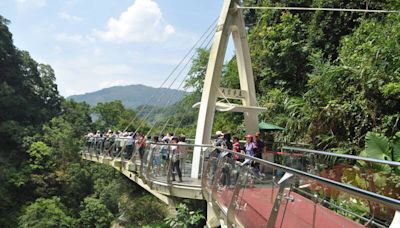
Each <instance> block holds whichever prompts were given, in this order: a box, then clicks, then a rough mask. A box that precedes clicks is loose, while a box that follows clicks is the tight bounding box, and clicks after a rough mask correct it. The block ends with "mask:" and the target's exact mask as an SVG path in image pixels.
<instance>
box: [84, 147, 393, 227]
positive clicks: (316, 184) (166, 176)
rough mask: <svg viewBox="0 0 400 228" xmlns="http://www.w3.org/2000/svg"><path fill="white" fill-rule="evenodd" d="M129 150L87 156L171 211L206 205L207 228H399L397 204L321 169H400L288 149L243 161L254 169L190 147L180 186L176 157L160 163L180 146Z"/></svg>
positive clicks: (90, 151)
mask: <svg viewBox="0 0 400 228" xmlns="http://www.w3.org/2000/svg"><path fill="white" fill-rule="evenodd" d="M123 144H124V142H123V140H122V141H121V142H119V143H117V144H116V145H117V146H115V147H113V148H108V149H103V148H96V147H92V146H91V147H88V148H86V149H85V150H83V151H82V158H83V159H85V160H89V161H93V162H97V163H102V164H105V165H110V166H112V167H114V168H115V169H117V170H118V171H119V172H121V173H122V174H124V175H125V176H126V177H128V178H129V179H131V180H132V181H134V182H136V183H137V184H139V185H140V186H142V187H143V188H144V189H146V190H147V191H149V192H150V193H151V194H153V195H154V196H156V197H158V198H159V199H160V200H162V201H163V202H165V203H167V204H168V205H174V203H175V199H176V198H188V199H196V200H205V201H206V202H207V226H208V227H218V226H221V227H324V228H328V227H338V226H339V227H364V225H365V224H369V225H370V226H373V227H389V226H390V225H391V224H392V226H391V227H399V226H396V224H397V225H399V223H398V222H399V221H398V217H395V214H396V215H398V213H399V212H398V211H400V201H399V200H398V199H395V198H391V197H388V196H384V195H380V194H378V193H376V192H370V191H366V190H363V189H360V188H357V187H355V186H351V185H348V184H345V183H342V182H341V181H340V180H338V179H337V178H336V179H335V178H332V177H329V176H328V177H323V175H321V174H322V173H323V172H315V169H316V167H322V166H323V162H324V161H325V163H326V159H321V156H325V158H326V157H332V156H333V157H336V158H337V159H357V160H360V161H362V160H368V162H373V163H380V164H382V163H383V164H384V165H390V166H394V167H400V163H396V162H385V161H381V160H374V159H372V160H371V159H365V158H361V157H356V158H355V157H351V156H350V157H349V156H347V155H335V154H332V153H328V152H322V153H328V154H318V153H317V154H316V153H313V151H307V150H304V149H296V148H291V147H290V148H289V147H288V148H287V151H286V152H280V153H279V154H280V155H279V156H280V157H279V158H276V159H275V160H276V161H279V160H280V161H281V162H277V163H274V162H269V161H265V160H260V159H257V158H253V157H247V156H242V157H243V159H245V163H246V162H248V163H249V165H243V163H240V162H237V161H235V160H234V159H232V158H233V155H234V154H235V153H234V152H232V151H228V150H224V149H217V148H215V147H213V146H211V145H193V144H187V145H179V146H181V147H185V150H186V152H187V154H186V156H185V157H184V158H182V163H183V164H184V165H183V168H182V172H183V182H179V181H173V180H172V175H173V173H172V172H171V171H170V170H171V169H170V167H171V160H172V159H173V157H172V156H171V153H170V154H169V155H168V158H166V159H158V156H159V155H161V154H162V152H161V150H162V148H163V147H167V150H170V149H171V147H173V146H176V145H172V144H164V145H163V144H151V143H150V144H148V146H147V148H146V150H145V153H144V156H143V160H140V158H139V156H138V153H137V152H135V153H133V155H132V156H130V155H129V154H126V149H125V146H124V145H123ZM196 147H198V148H200V150H201V151H202V155H201V165H200V170H201V172H200V174H199V176H198V178H191V177H190V176H191V175H190V173H191V169H192V164H191V159H192V158H191V154H190V153H191V151H193V150H194V148H196ZM299 154H303V156H299ZM288 158H289V159H288ZM288 160H289V161H290V162H289V163H288V162H287V161H288ZM319 160H321V161H322V162H318V161H319ZM364 162H365V161H364ZM279 163H280V164H279ZM386 163H387V164H386ZM325 165H326V164H325ZM260 170H261V172H260ZM332 170H333V171H334V170H335V169H330V171H331V172H333V171H332ZM342 171H343V170H342ZM177 180H178V178H177ZM356 208H357V210H354V209H356ZM360 208H362V209H360ZM396 211H397V212H396Z"/></svg>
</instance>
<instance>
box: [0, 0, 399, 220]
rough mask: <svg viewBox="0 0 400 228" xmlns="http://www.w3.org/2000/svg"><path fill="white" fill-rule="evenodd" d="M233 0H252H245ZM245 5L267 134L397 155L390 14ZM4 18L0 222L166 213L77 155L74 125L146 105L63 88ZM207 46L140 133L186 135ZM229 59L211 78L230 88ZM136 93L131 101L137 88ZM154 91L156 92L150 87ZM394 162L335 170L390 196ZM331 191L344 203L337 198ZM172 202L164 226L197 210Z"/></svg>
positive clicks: (361, 4) (109, 121) (90, 124)
mask: <svg viewBox="0 0 400 228" xmlns="http://www.w3.org/2000/svg"><path fill="white" fill-rule="evenodd" d="M256 2H258V4H259V5H265V6H266V5H268V6H270V5H289V6H306V7H308V6H312V7H340V8H369V9H382V8H385V9H398V8H399V7H400V1H399V0H385V1H379V2H371V1H365V0H352V1H351V0H328V1H325V0H324V1H323V0H313V1H311V0H292V1H289V0H288V1H277V0H263V1H256ZM244 4H248V5H254V4H255V3H254V1H250V0H248V1H244ZM245 14H246V24H247V26H248V31H249V34H248V37H249V47H250V50H251V57H252V64H253V71H254V75H255V82H256V91H257V100H258V102H259V105H260V106H264V107H267V111H266V112H263V113H261V114H260V120H265V121H267V122H271V123H274V124H277V125H280V126H284V127H285V128H286V131H284V132H283V133H282V134H281V135H280V136H278V137H279V140H284V141H296V142H302V143H307V144H310V145H311V147H313V148H317V149H330V150H332V151H340V152H341V153H350V154H357V155H361V156H367V157H373V158H380V159H387V160H395V161H399V157H400V152H399V151H400V146H399V138H400V135H399V132H400V113H399V110H400V42H399V40H400V33H399V31H400V15H398V14H364V13H348V12H322V11H318V12H301V11H292V12H291V11H282V10H267V11H266V10H260V11H254V10H246V11H245ZM8 23H9V22H8V21H7V20H6V19H4V18H3V17H1V16H0V97H1V99H0V110H1V112H0V145H1V148H0V173H1V175H0V183H1V184H0V226H1V227H16V226H18V225H19V226H21V227H56V226H57V227H59V226H61V227H75V226H82V227H108V226H109V224H111V223H112V222H113V221H117V222H119V223H122V224H125V225H126V226H128V227H129V226H132V227H137V226H143V225H147V224H150V223H153V224H160V223H161V222H162V221H163V219H164V217H165V216H166V214H167V211H166V208H165V207H164V205H163V204H162V203H160V202H159V201H158V200H157V199H155V198H154V197H151V196H149V195H146V194H145V193H144V192H143V190H142V189H141V188H140V187H138V186H137V185H135V184H133V183H132V182H131V181H128V180H126V179H125V178H123V177H122V176H121V175H120V174H118V173H117V172H116V171H115V170H113V169H111V168H107V167H104V166H98V165H95V164H91V163H88V162H84V161H82V160H81V159H80V158H79V156H78V151H79V150H80V148H81V146H82V136H83V135H84V134H86V133H87V132H88V131H89V130H101V131H106V130H108V129H111V130H124V128H125V127H126V126H128V125H130V128H129V130H135V129H136V128H137V127H138V126H140V127H141V131H143V132H144V133H147V131H148V130H150V129H151V125H150V124H149V123H146V122H145V121H142V120H141V119H140V118H142V117H144V116H145V115H146V113H147V111H149V110H151V109H152V107H144V110H145V111H144V112H142V113H140V114H138V113H137V112H136V111H133V110H131V109H127V108H125V107H124V106H123V103H122V102H120V101H110V102H102V103H99V104H97V105H96V106H95V107H93V108H91V107H90V106H89V105H88V104H86V103H78V102H75V101H71V100H65V99H63V98H62V97H61V96H60V95H59V94H58V91H57V85H56V84H55V75H54V71H53V70H52V68H51V67H50V66H48V65H44V64H39V63H37V62H36V61H34V60H33V59H32V58H31V57H30V55H29V53H28V52H26V51H21V50H18V49H17V48H16V47H15V46H14V45H13V40H12V35H11V33H10V32H9V30H8ZM208 53H209V50H202V49H200V50H198V53H197V56H196V59H195V60H194V61H193V63H192V68H191V70H190V71H189V78H188V80H187V82H186V87H187V88H188V89H190V90H192V91H193V93H190V94H187V95H186V96H185V97H184V98H183V100H181V101H180V102H178V103H176V104H174V105H172V106H170V107H168V108H167V109H160V108H158V109H155V111H153V112H154V113H155V114H153V115H152V116H151V117H150V121H149V122H150V123H153V124H154V125H155V127H154V128H153V131H152V132H150V133H151V134H158V133H159V132H160V131H161V130H164V133H165V132H169V131H172V132H175V133H178V134H179V133H184V134H186V135H187V136H188V137H194V134H195V127H196V121H197V110H195V109H192V105H193V104H194V103H196V102H198V101H199V100H200V96H201V89H202V87H203V80H204V77H205V71H206V67H207V62H208ZM236 65H237V63H236V59H235V57H233V58H232V59H231V60H229V61H228V62H226V64H225V67H224V70H223V74H222V80H221V86H224V87H232V88H239V81H238V78H237V74H238V72H237V66H236ZM114 90H116V91H118V92H121V91H122V90H123V89H122V88H114ZM137 91H139V90H137ZM103 92H104V91H103ZM133 92H135V91H134V90H129V94H131V93H133ZM161 93H163V92H160V93H157V94H161ZM122 94H123V96H124V97H126V94H125V93H122ZM124 94H125V95H124ZM145 97H146V98H143V97H141V98H139V100H141V101H144V100H147V98H148V97H149V96H148V95H145ZM75 99H78V98H76V97H75ZM111 99H112V100H113V99H114V98H111ZM156 100H157V99H156ZM160 101H161V103H163V102H164V103H165V101H164V100H163V99H162V97H160ZM93 102H94V103H93V104H95V103H97V102H98V101H97V100H96V101H93ZM232 102H233V101H232ZM140 104H143V103H135V104H130V105H135V106H137V105H140ZM128 105H129V104H128ZM161 111H162V113H161V114H160V112H161ZM137 114H138V117H136V115H137ZM91 116H92V117H94V119H95V121H92V118H91ZM167 120H168V121H167ZM242 129H243V117H242V116H241V115H240V114H237V113H216V115H215V121H214V127H213V130H214V131H216V130H222V131H224V132H232V133H233V134H238V135H240V134H242ZM352 165H353V164H352ZM367 168H368V169H373V170H376V171H378V172H379V173H378V174H377V175H375V174H374V175H371V176H369V177H367V178H364V177H363V175H362V174H361V171H363V170H368V169H367ZM398 172H399V170H393V169H391V168H388V167H385V166H377V167H371V166H369V165H368V164H363V163H359V164H354V166H353V167H352V168H349V169H347V170H345V172H344V174H343V177H342V180H343V181H344V182H347V183H351V184H353V185H355V186H358V187H360V188H365V189H372V190H374V191H376V192H378V193H382V194H386V195H389V196H391V197H395V198H398V197H399V195H398V193H396V192H393V191H392V190H391V189H398V188H399V185H398V183H399V180H398V176H399V175H398ZM393 173H394V174H395V175H393ZM396 194H397V195H396ZM342 202H344V203H345V204H347V205H348V206H349V207H351V204H349V203H348V202H347V201H346V199H343V200H342ZM355 206H357V205H355ZM364 206H365V205H364ZM137 208H140V210H137ZM180 210H181V211H182V213H181V214H180V216H178V217H176V218H171V219H169V220H168V223H169V224H170V225H172V226H173V224H178V223H179V224H181V222H183V223H185V224H184V225H188V226H189V224H192V223H195V222H196V221H194V220H196V218H198V219H200V218H201V216H200V215H198V214H195V216H190V213H189V210H187V209H185V208H183V207H182V208H180ZM188 213H189V215H188ZM192 215H193V214H192ZM192 219H193V220H192ZM183 223H182V224H183ZM182 226H183V225H182Z"/></svg>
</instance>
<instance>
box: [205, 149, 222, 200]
mask: <svg viewBox="0 0 400 228" xmlns="http://www.w3.org/2000/svg"><path fill="white" fill-rule="evenodd" d="M207 152H208V153H206V154H204V165H203V174H202V188H203V194H204V195H206V196H207V195H208V194H209V193H210V192H211V187H212V184H213V181H214V178H215V175H216V172H217V164H218V156H219V151H218V150H217V149H214V148H212V149H210V150H207Z"/></svg>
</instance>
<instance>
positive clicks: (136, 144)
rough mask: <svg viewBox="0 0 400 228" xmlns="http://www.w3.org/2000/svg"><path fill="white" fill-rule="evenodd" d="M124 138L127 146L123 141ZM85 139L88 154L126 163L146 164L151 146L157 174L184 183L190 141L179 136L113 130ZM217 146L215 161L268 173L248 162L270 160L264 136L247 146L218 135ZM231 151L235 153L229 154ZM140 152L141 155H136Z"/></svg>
mask: <svg viewBox="0 0 400 228" xmlns="http://www.w3.org/2000/svg"><path fill="white" fill-rule="evenodd" d="M122 138H123V139H124V140H123V141H124V143H123V144H124V145H122V143H121V142H122V141H121V140H119V139H122ZM85 139H86V145H87V149H88V150H94V151H95V152H96V153H98V154H100V153H103V154H105V155H107V156H111V157H114V156H116V155H117V154H120V155H121V157H122V158H125V159H133V157H134V155H138V156H139V158H140V161H141V163H142V164H143V161H144V159H145V157H144V156H145V150H146V146H149V149H150V150H151V151H152V154H153V156H152V165H153V166H154V170H155V171H156V172H158V173H161V172H163V173H166V172H168V171H170V172H171V177H172V181H175V175H177V176H178V181H180V182H182V166H183V165H184V164H185V163H184V161H185V159H186V155H187V146H184V144H186V137H185V136H184V135H180V136H175V135H174V134H173V133H168V134H167V135H162V134H161V135H160V136H153V137H146V136H145V135H144V134H142V133H136V132H121V131H111V130H109V131H107V132H101V131H97V132H94V133H92V132H91V133H88V134H87V135H86V137H85ZM175 144H176V145H175ZM214 146H215V147H216V148H217V149H216V150H215V151H214V155H213V156H214V158H219V157H223V156H229V158H230V160H232V161H234V162H235V163H237V164H239V165H241V166H245V165H248V166H251V167H252V168H253V170H254V171H255V172H256V173H257V174H259V175H263V174H264V173H265V168H264V167H263V166H261V165H260V164H259V163H256V162H253V161H252V160H251V159H249V158H248V157H256V158H260V159H268V156H269V153H268V151H269V150H271V149H268V147H269V144H266V143H265V142H264V141H263V140H262V138H261V134H260V132H257V133H256V134H255V135H251V134H247V135H246V136H245V143H240V141H239V138H238V137H236V136H234V137H232V138H231V135H230V134H229V133H227V134H224V133H223V132H221V131H217V132H216V134H215V141H214ZM224 149H226V150H224ZM228 150H229V151H233V152H235V153H229V152H227V151H228ZM136 151H137V154H135V153H134V152H136ZM242 155H247V156H242ZM246 157H247V158H246ZM215 168H216V164H215ZM212 171H213V167H212V170H211V172H212ZM226 182H228V181H226Z"/></svg>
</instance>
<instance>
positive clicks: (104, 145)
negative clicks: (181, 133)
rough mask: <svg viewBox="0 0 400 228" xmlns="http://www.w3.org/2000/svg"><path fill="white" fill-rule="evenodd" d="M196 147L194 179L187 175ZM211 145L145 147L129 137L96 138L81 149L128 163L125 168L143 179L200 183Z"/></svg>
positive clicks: (191, 183)
mask: <svg viewBox="0 0 400 228" xmlns="http://www.w3.org/2000/svg"><path fill="white" fill-rule="evenodd" d="M195 148H200V151H201V152H202V153H201V159H200V172H199V176H198V178H197V180H198V181H196V179H193V178H190V176H191V172H192V164H191V163H192V156H193V151H194V150H195ZM213 149H214V148H213V146H212V145H195V144H188V143H182V144H168V143H152V142H147V143H146V147H145V148H143V149H142V148H139V147H138V145H136V144H135V143H128V138H123V137H120V138H116V139H115V140H112V141H110V140H108V141H107V140H97V141H92V142H90V143H88V144H87V145H86V148H85V149H84V152H86V153H89V154H91V155H92V156H96V157H101V158H102V159H103V160H104V159H106V160H110V161H122V162H129V164H128V166H129V167H128V169H129V170H130V171H134V172H136V173H138V174H139V175H140V176H142V177H144V178H145V179H146V180H151V181H158V182H162V183H167V184H172V182H173V181H177V182H181V180H182V182H183V184H187V185H197V186H198V187H201V186H200V179H201V175H202V173H203V166H204V164H206V163H207V161H208V157H209V154H210V153H211V151H212V150H213Z"/></svg>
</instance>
